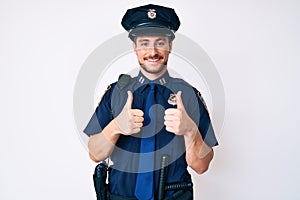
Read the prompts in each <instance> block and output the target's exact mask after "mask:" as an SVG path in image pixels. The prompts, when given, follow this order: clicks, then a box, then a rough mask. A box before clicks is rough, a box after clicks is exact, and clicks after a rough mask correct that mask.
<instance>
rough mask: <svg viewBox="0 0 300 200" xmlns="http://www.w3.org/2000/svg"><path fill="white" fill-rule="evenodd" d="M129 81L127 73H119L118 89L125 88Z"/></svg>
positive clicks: (129, 77)
mask: <svg viewBox="0 0 300 200" xmlns="http://www.w3.org/2000/svg"><path fill="white" fill-rule="evenodd" d="M130 81H131V76H130V75H128V74H121V75H120V76H119V80H118V82H117V86H118V88H119V89H120V90H122V89H123V88H125V87H126V86H127V85H128V84H129V83H130Z"/></svg>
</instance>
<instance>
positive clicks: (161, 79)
mask: <svg viewBox="0 0 300 200" xmlns="http://www.w3.org/2000/svg"><path fill="white" fill-rule="evenodd" d="M169 79H170V75H169V72H168V71H167V72H166V73H164V75H163V76H161V77H159V78H157V79H155V80H149V79H148V78H146V77H145V76H144V75H143V74H142V72H139V74H138V76H137V81H138V84H139V85H140V86H142V85H146V84H148V83H155V84H158V85H165V84H167V83H168V82H169Z"/></svg>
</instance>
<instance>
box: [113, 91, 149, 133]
mask: <svg viewBox="0 0 300 200" xmlns="http://www.w3.org/2000/svg"><path fill="white" fill-rule="evenodd" d="M127 95H128V97H127V101H126V104H125V105H124V107H123V109H122V111H121V113H120V114H119V115H118V116H117V117H116V118H115V119H114V121H115V123H116V125H117V126H118V127H119V129H120V133H121V134H123V135H132V134H135V133H138V132H140V130H141V127H142V126H143V121H144V112H143V111H142V110H139V109H132V108H131V105H132V102H133V94H132V92H131V91H127Z"/></svg>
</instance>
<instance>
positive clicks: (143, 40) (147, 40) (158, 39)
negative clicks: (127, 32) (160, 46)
mask: <svg viewBox="0 0 300 200" xmlns="http://www.w3.org/2000/svg"><path fill="white" fill-rule="evenodd" d="M160 40H163V41H166V38H163V37H161V38H157V39H156V40H155V42H157V41H160ZM149 41H150V40H149V39H140V40H138V42H149Z"/></svg>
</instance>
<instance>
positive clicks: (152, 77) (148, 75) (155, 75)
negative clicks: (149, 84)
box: [141, 68, 167, 81]
mask: <svg viewBox="0 0 300 200" xmlns="http://www.w3.org/2000/svg"><path fill="white" fill-rule="evenodd" d="M166 72H167V68H165V69H163V70H161V71H160V72H158V73H149V72H146V71H145V70H144V69H142V68H141V73H142V74H143V75H144V76H145V77H146V78H147V79H149V80H150V81H153V80H155V79H158V78H160V77H162V76H163V75H164V74H165V73H166Z"/></svg>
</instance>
